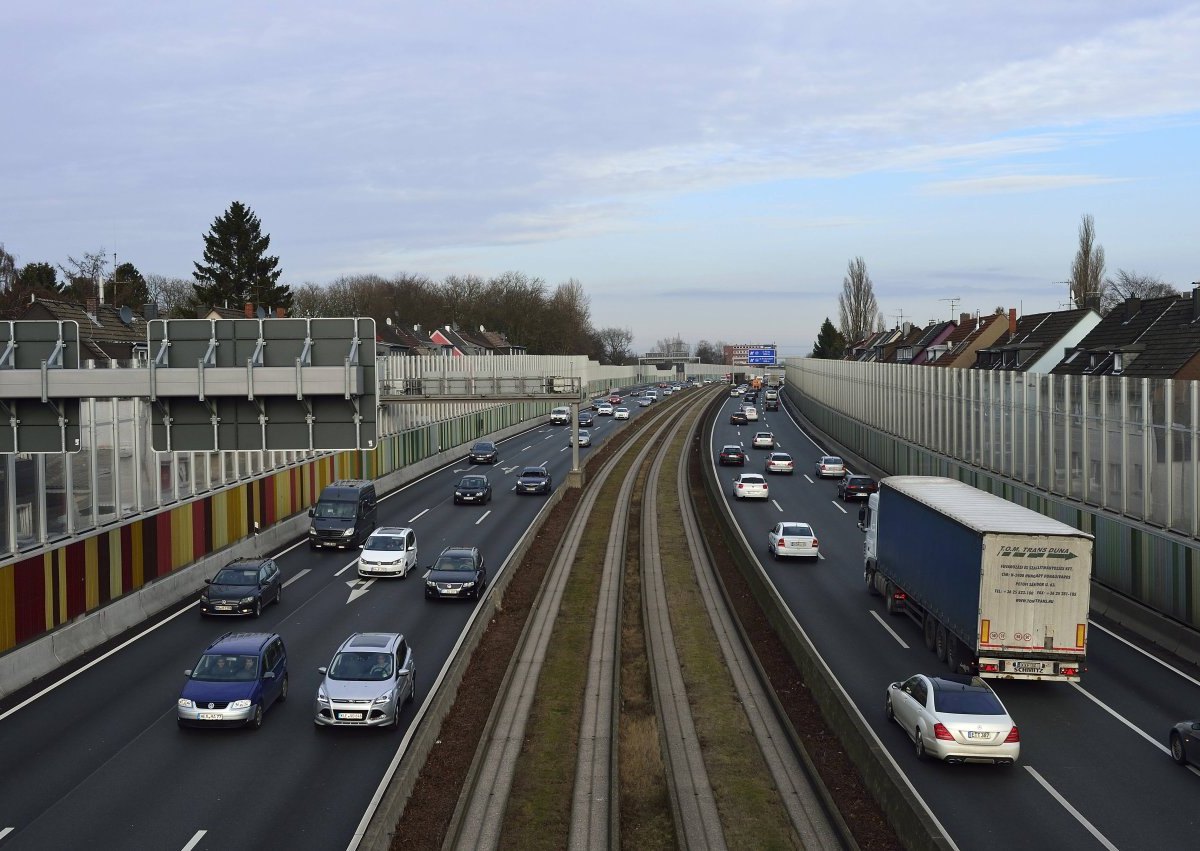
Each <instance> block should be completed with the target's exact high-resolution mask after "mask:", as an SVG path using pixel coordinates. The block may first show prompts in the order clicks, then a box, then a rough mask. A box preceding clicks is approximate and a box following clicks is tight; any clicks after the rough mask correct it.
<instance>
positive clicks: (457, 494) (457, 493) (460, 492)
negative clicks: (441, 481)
mask: <svg viewBox="0 0 1200 851" xmlns="http://www.w3.org/2000/svg"><path fill="white" fill-rule="evenodd" d="M454 495H455V496H462V495H463V494H462V491H455V492H454Z"/></svg>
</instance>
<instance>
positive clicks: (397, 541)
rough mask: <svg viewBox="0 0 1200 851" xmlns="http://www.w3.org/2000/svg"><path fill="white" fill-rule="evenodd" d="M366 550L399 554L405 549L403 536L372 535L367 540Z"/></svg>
mask: <svg viewBox="0 0 1200 851" xmlns="http://www.w3.org/2000/svg"><path fill="white" fill-rule="evenodd" d="M363 549H365V550H382V551H383V552H399V551H401V550H403V549H404V536H402V535H372V536H371V537H369V538H367V545H366V546H365V547H363Z"/></svg>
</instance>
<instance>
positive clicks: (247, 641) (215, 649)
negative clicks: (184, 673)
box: [204, 632, 278, 653]
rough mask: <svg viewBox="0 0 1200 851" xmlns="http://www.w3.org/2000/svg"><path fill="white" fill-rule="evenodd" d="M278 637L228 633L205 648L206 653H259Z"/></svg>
mask: <svg viewBox="0 0 1200 851" xmlns="http://www.w3.org/2000/svg"><path fill="white" fill-rule="evenodd" d="M277 637H278V635H277V634H276V633H274V632H227V633H225V634H224V635H222V636H221V637H220V638H218V639H217V640H216V641H214V642H213V643H212V644H210V645H208V647H206V648H205V650H204V652H205V653H257V652H258V651H260V650H262V649H263V647H264V646H266V644H267V642H268V641H270V640H271V639H273V638H277Z"/></svg>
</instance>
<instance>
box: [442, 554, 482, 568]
mask: <svg viewBox="0 0 1200 851" xmlns="http://www.w3.org/2000/svg"><path fill="white" fill-rule="evenodd" d="M433 569H434V570H465V571H468V572H470V571H473V570H474V569H475V562H474V560H473V559H472V558H471V557H470V556H465V555H463V556H446V555H444V556H439V557H438V560H437V561H436V562H434V564H433Z"/></svg>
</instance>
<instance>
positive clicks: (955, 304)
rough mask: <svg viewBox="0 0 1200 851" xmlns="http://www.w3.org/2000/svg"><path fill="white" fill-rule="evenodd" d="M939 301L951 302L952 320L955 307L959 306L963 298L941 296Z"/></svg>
mask: <svg viewBox="0 0 1200 851" xmlns="http://www.w3.org/2000/svg"><path fill="white" fill-rule="evenodd" d="M938 301H948V302H950V319H951V321H953V319H954V309H955V308H956V307H958V303H959V302H960V301H962V299H961V298H939V299H938Z"/></svg>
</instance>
